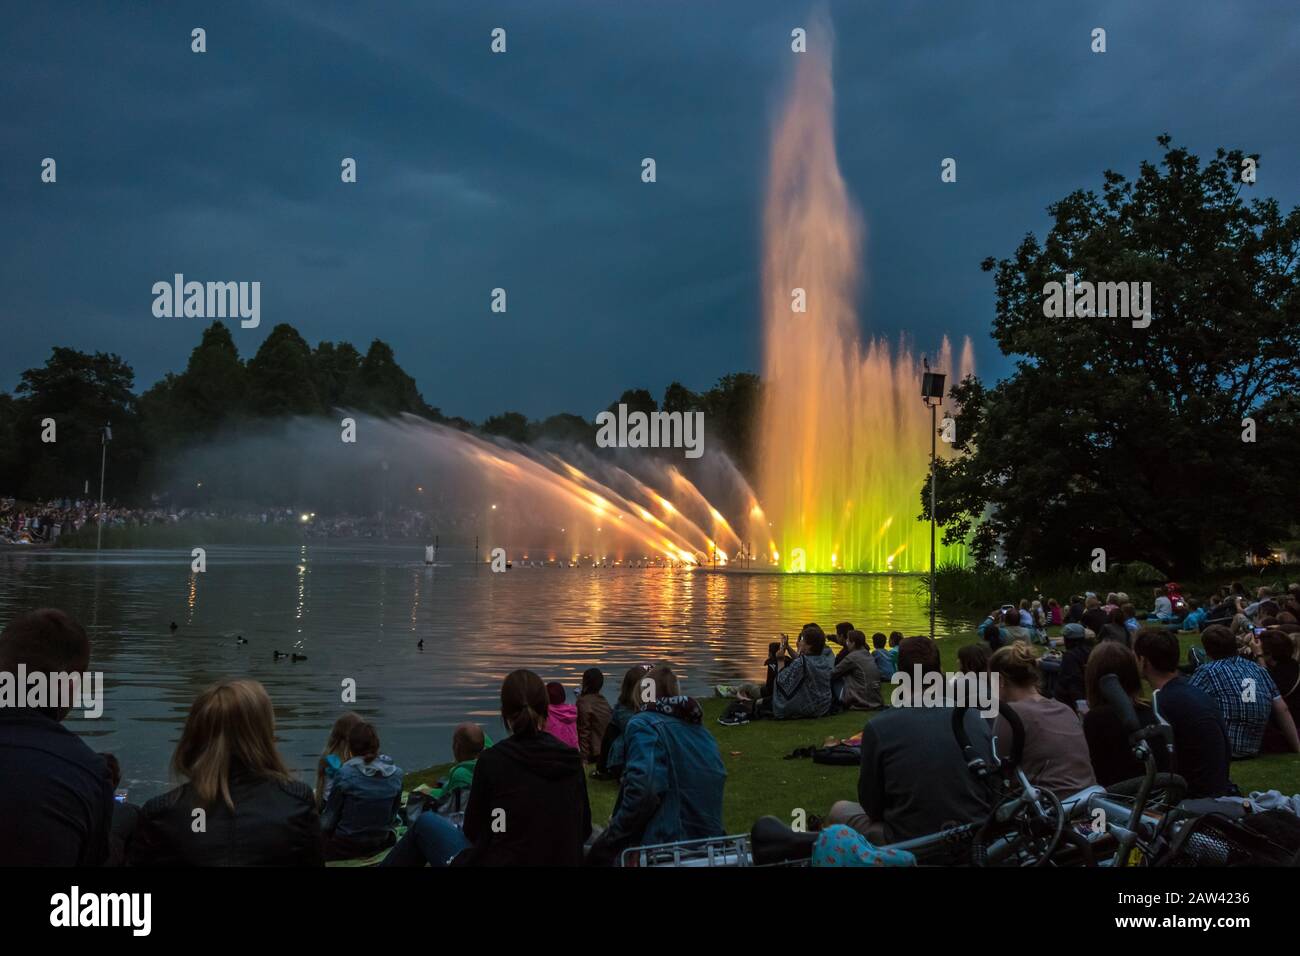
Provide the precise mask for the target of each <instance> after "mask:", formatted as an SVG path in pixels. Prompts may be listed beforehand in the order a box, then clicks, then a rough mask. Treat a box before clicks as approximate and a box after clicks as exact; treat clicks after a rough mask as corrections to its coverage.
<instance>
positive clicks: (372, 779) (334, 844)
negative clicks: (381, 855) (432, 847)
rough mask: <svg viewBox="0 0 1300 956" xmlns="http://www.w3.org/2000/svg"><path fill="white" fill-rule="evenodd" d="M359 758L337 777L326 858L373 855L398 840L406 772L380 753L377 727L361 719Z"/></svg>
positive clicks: (327, 817) (324, 821) (353, 746)
mask: <svg viewBox="0 0 1300 956" xmlns="http://www.w3.org/2000/svg"><path fill="white" fill-rule="evenodd" d="M348 750H349V751H350V752H351V753H352V754H353V756H352V758H351V759H350V760H347V761H346V762H345V763H344V764H343V766H342V767H340V768H339V771H338V773H337V774H336V775H335V777H334V785H333V787H331V788H330V795H329V798H328V799H327V800H326V801H325V806H324V808H323V809H322V810H321V821H320V826H321V832H322V833H323V834H324V835H325V859H327V860H350V859H355V858H357V857H364V856H370V855H371V854H373V853H376V852H378V851H379V850H381V849H383V847H384V846H385V845H386V844H388V843H389V842H390V841H391V840H392V839H393V830H392V824H393V819H394V817H395V816H396V814H397V812H398V810H400V809H401V805H402V768H401V767H399V766H397V764H395V763H393V758H392V757H389V756H388V755H387V754H381V753H380V752H379V734H378V733H377V732H376V731H375V728H374V725H372V724H370V723H368V722H367V721H364V720H363V721H360V722H359V723H357V724H355V725H353V727H352V729H351V730H350V731H349V732H348Z"/></svg>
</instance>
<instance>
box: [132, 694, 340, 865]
mask: <svg viewBox="0 0 1300 956" xmlns="http://www.w3.org/2000/svg"><path fill="white" fill-rule="evenodd" d="M172 770H173V772H175V773H176V775H177V776H180V777H184V778H185V779H186V782H185V783H184V784H182V785H181V786H179V787H177V788H176V789H174V790H171V791H169V792H167V793H164V794H162V795H161V796H158V797H154V798H153V799H152V800H150V801H149V802H148V803H146V804H145V805H144V807H143V808H142V809H141V811H140V822H139V825H138V827H137V829H136V832H135V836H134V838H133V839H132V840H131V844H130V847H129V849H128V855H127V860H128V862H129V863H130V864H131V865H132V866H320V865H321V864H322V863H323V862H324V855H323V847H322V841H321V831H320V817H319V816H318V815H317V813H316V797H315V794H314V793H312V789H311V787H309V786H307V785H306V784H305V783H302V782H300V781H298V780H295V779H293V777H292V776H290V774H289V770H288V768H287V767H285V765H284V761H283V759H281V757H280V754H279V752H278V751H277V750H276V748H275V714H274V711H273V710H272V708H271V698H270V697H268V696H267V693H266V688H264V687H263V686H262V685H261V684H260V683H258V682H257V681H255V680H228V681H219V682H218V683H216V684H213V685H212V686H211V687H209V688H208V689H207V690H205V691H203V692H202V693H201V694H199V696H198V697H196V698H195V700H194V703H193V705H191V707H190V713H189V716H188V717H187V718H186V720H185V729H184V730H183V731H182V732H181V739H180V743H178V744H177V745H176V753H175V754H173V755H172Z"/></svg>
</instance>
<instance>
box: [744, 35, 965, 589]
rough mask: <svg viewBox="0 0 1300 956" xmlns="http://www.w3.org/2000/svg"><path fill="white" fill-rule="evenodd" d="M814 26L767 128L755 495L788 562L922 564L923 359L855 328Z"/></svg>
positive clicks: (817, 567)
mask: <svg viewBox="0 0 1300 956" xmlns="http://www.w3.org/2000/svg"><path fill="white" fill-rule="evenodd" d="M819 32H820V34H821V36H820V37H819V38H817V42H816V43H813V42H810V43H809V51H808V52H807V53H804V54H801V55H800V56H798V57H797V60H798V67H797V69H796V72H795V77H794V83H793V87H792V89H791V91H790V94H789V96H788V99H787V101H786V103H785V105H784V108H783V110H782V112H781V115H780V117H779V120H778V122H777V124H776V127H775V130H774V133H773V137H772V148H771V160H770V162H771V166H770V170H769V174H768V183H767V195H766V201H765V208H764V216H763V230H764V256H763V312H764V322H765V333H764V366H763V379H764V401H763V410H762V424H761V429H760V442H761V450H760V451H761V466H760V476H759V494H758V500H759V501H761V502H762V509H763V511H764V512H765V513H766V517H767V519H768V521H769V522H770V528H771V534H770V537H769V539H768V541H767V547H768V550H769V552H770V553H769V555H768V557H769V560H771V561H773V562H774V563H776V564H779V565H780V566H781V567H783V568H785V569H787V570H808V571H833V570H835V571H838V570H848V571H900V572H907V571H924V570H928V568H929V563H930V547H929V544H930V543H929V528H928V526H927V525H925V524H923V523H921V522H918V521H917V520H916V519H917V515H918V514H919V512H920V510H921V495H920V492H921V489H922V487H923V484H924V479H925V475H926V473H927V469H928V461H929V454H930V434H929V432H930V415H929V412H928V411H927V409H926V408H925V406H924V405H923V404H922V402H921V398H920V372H921V367H920V362H919V360H918V357H917V356H916V355H914V354H913V352H912V350H911V348H910V347H909V346H908V344H907V343H906V342H905V341H903V340H900V342H899V345H898V347H897V349H891V348H890V346H889V344H888V343H886V342H884V341H881V340H873V341H870V342H868V343H867V344H866V345H865V347H864V345H863V343H862V340H861V337H860V334H859V330H858V319H857V311H856V307H855V303H856V294H857V290H858V285H859V277H860V270H859V262H860V256H861V251H862V243H863V235H864V228H863V223H862V219H861V217H860V215H859V214H858V212H857V209H856V208H855V207H854V205H853V202H852V200H851V198H850V196H849V194H848V190H847V188H846V187H845V184H844V179H843V177H842V176H841V175H840V168H839V163H838V161H837V159H836V155H835V124H834V105H835V93H834V87H833V85H832V81H831V61H830V54H829V50H828V48H829V45H830V40H831V36H830V30H829V29H828V28H827V29H822V30H820V31H819ZM814 49H817V50H819V51H820V52H814ZM801 300H802V301H801ZM800 305H802V306H803V308H804V311H800V310H799V306H800ZM958 364H959V367H958V368H957V369H955V370H954V368H953V356H952V349H951V347H950V346H949V343H948V341H947V339H946V338H945V339H944V341H943V344H942V346H941V348H940V350H939V352H938V354H937V356H936V355H931V366H932V368H934V370H935V371H941V372H945V373H947V374H948V375H949V381H952V380H953V373H954V371H955V372H956V377H957V378H960V377H962V376H964V375H965V374H966V373H968V372H970V371H971V370H972V368H973V359H972V350H971V347H970V342H969V340H967V341H966V342H965V343H964V347H963V349H962V355H961V358H960V360H959V363H958ZM940 449H941V453H943V451H944V449H945V446H944V445H943V443H940ZM964 557H965V549H964V548H963V547H961V546H960V545H957V546H950V547H949V546H942V545H941V546H940V550H939V562H940V563H942V562H944V561H947V560H963V559H964Z"/></svg>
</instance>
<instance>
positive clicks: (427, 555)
mask: <svg viewBox="0 0 1300 956" xmlns="http://www.w3.org/2000/svg"><path fill="white" fill-rule="evenodd" d="M424 563H425V564H433V545H431V544H430V545H426V546H425V548H424Z"/></svg>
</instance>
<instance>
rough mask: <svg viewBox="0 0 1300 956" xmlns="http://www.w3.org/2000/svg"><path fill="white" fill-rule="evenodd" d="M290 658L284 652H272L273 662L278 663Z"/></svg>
mask: <svg viewBox="0 0 1300 956" xmlns="http://www.w3.org/2000/svg"><path fill="white" fill-rule="evenodd" d="M288 656H289V655H288V654H286V653H285V652H284V651H272V652H271V659H272V660H277V661H278V660H283V659H284V658H286V657H288Z"/></svg>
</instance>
